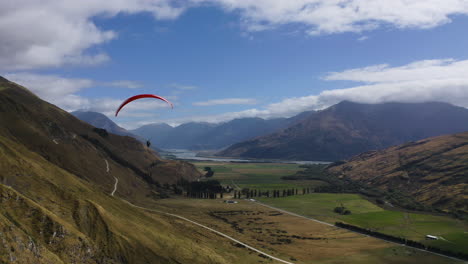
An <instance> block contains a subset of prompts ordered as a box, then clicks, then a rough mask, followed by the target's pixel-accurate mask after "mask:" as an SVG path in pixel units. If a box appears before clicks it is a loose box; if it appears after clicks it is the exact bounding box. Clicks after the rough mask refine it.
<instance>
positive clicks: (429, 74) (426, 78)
mask: <svg viewBox="0 0 468 264" xmlns="http://www.w3.org/2000/svg"><path fill="white" fill-rule="evenodd" d="M467 72H468V60H464V61H456V60H453V59H444V60H424V61H416V62H413V63H410V64H407V65H404V66H399V67H390V66H389V65H375V66H369V67H365V68H358V69H350V70H345V71H342V72H334V73H330V74H329V75H327V76H326V77H325V78H324V79H325V80H330V81H331V80H346V81H355V82H363V83H364V84H363V85H358V86H354V87H350V88H345V89H335V90H325V91H323V92H321V93H319V94H317V95H309V96H304V97H293V98H287V99H284V100H282V101H280V102H277V103H272V104H269V105H267V106H266V107H264V108H263V109H256V108H253V109H247V110H244V111H239V112H230V113H223V114H219V115H206V116H190V117H184V118H177V119H171V120H167V122H168V123H169V124H171V125H177V124H181V123H184V122H189V121H195V122H212V123H218V122H224V121H229V120H232V119H235V118H245V117H261V118H276V117H291V116H293V115H296V114H298V113H301V112H303V111H309V110H321V109H324V108H326V107H329V106H331V105H333V104H336V103H339V102H341V101H343V100H349V101H353V102H357V103H385V102H408V103H417V102H431V101H438V102H447V103H451V104H454V105H458V106H462V107H468V74H466V73H467ZM160 121H161V120H158V122H160ZM144 123H145V124H148V123H151V121H150V120H148V122H144ZM132 125H133V126H135V124H132ZM141 125H142V124H141Z"/></svg>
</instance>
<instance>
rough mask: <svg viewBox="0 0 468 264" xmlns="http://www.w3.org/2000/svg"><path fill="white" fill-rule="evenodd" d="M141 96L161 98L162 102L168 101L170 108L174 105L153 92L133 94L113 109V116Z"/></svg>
mask: <svg viewBox="0 0 468 264" xmlns="http://www.w3.org/2000/svg"><path fill="white" fill-rule="evenodd" d="M141 98H155V99H159V100H163V101H164V102H166V103H168V104H169V105H170V106H171V108H174V106H173V105H172V103H171V102H169V101H168V100H167V99H166V98H164V97H161V96H158V95H154V94H139V95H135V96H132V97H130V98H128V99H127V100H125V101H124V102H123V103H122V104H121V105H120V106H119V108H118V109H117V111H115V116H117V115H118V114H119V112H120V110H121V109H122V108H123V107H124V106H125V105H126V104H128V103H130V102H132V101H135V100H138V99H141Z"/></svg>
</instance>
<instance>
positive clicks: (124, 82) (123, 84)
mask: <svg viewBox="0 0 468 264" xmlns="http://www.w3.org/2000/svg"><path fill="white" fill-rule="evenodd" d="M102 85H105V86H111V87H120V88H128V89H138V88H141V87H143V85H142V84H141V83H139V82H135V81H127V80H122V81H113V82H104V83H102Z"/></svg>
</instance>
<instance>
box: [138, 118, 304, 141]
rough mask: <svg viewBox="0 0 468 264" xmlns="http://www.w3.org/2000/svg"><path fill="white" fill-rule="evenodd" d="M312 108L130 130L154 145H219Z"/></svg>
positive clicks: (286, 121)
mask: <svg viewBox="0 0 468 264" xmlns="http://www.w3.org/2000/svg"><path fill="white" fill-rule="evenodd" d="M311 113H312V112H304V113H303V114H301V115H298V116H296V117H292V118H277V119H269V120H265V119H261V118H240V119H234V120H232V121H229V122H225V123H220V124H211V123H196V122H190V123H185V124H182V125H180V126H177V127H175V128H173V127H171V126H169V125H167V124H151V125H146V126H143V127H140V128H138V129H135V130H132V131H131V132H132V133H134V134H136V135H139V136H141V137H145V138H151V141H152V142H153V144H154V145H156V146H157V147H159V148H166V149H171V148H173V149H192V150H202V149H221V148H223V147H227V146H229V145H231V144H234V143H237V142H239V141H242V140H246V139H250V138H254V137H257V136H260V135H266V134H269V133H272V132H274V131H276V130H278V129H281V128H284V127H286V126H288V125H290V124H292V123H293V122H296V121H297V120H300V119H301V118H305V117H306V116H307V115H309V114H311Z"/></svg>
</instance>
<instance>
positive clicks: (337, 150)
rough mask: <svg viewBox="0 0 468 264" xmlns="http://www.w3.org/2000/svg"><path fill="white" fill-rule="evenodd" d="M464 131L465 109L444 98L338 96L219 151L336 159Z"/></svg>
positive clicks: (467, 127)
mask: <svg viewBox="0 0 468 264" xmlns="http://www.w3.org/2000/svg"><path fill="white" fill-rule="evenodd" d="M463 131H468V109H465V108H462V107H458V106H454V105H451V104H448V103H440V102H426V103H396V102H395V103H382V104H361V103H354V102H351V101H342V102H340V103H338V104H336V105H333V106H331V107H329V108H327V109H324V110H322V111H320V112H317V113H315V114H312V115H310V116H306V117H305V119H302V120H301V121H298V122H296V123H294V124H292V125H291V126H289V127H288V128H286V129H284V130H283V131H279V132H276V133H273V134H270V135H267V136H262V137H258V138H255V139H254V140H248V141H244V142H240V143H237V144H234V145H233V146H231V147H229V148H228V149H226V150H224V151H222V152H220V153H219V155H221V156H228V157H242V158H263V159H295V160H326V161H332V160H340V159H345V158H349V157H351V156H353V155H356V154H359V153H361V152H365V151H369V150H373V149H382V148H385V147H389V146H392V145H396V144H402V143H405V142H408V141H414V140H419V139H423V138H427V137H433V136H439V135H444V134H453V133H460V132H463Z"/></svg>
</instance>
